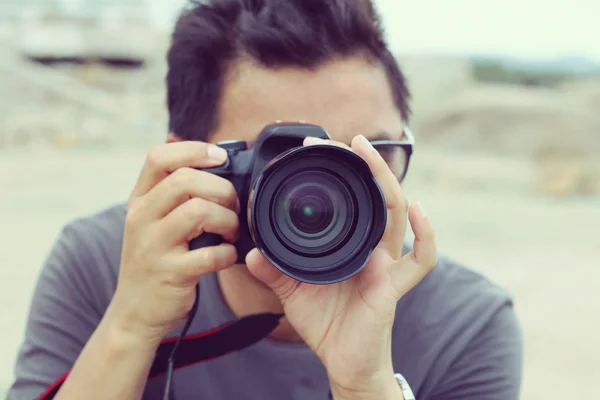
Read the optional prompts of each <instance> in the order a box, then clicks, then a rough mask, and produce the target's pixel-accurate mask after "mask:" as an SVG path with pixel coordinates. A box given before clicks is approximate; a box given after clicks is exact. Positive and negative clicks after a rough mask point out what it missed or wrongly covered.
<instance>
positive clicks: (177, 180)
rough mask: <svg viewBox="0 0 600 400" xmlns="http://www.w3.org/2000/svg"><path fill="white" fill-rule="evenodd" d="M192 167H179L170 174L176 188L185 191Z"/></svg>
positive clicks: (178, 190) (171, 181) (172, 183)
mask: <svg viewBox="0 0 600 400" xmlns="http://www.w3.org/2000/svg"><path fill="white" fill-rule="evenodd" d="M190 175H191V170H190V168H179V169H178V170H176V171H175V172H173V173H172V174H171V175H170V176H169V181H170V183H171V185H172V187H173V189H174V190H176V191H177V192H185V191H186V190H187V187H188V185H189V182H190Z"/></svg>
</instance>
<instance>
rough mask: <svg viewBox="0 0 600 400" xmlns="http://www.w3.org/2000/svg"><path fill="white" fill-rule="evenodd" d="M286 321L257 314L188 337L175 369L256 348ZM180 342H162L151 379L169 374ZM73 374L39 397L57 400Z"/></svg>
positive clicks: (66, 374)
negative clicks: (176, 344)
mask: <svg viewBox="0 0 600 400" xmlns="http://www.w3.org/2000/svg"><path fill="white" fill-rule="evenodd" d="M282 317H283V315H282V314H272V313H263V314H254V315H249V316H247V317H243V318H240V319H237V320H235V321H231V322H228V323H226V324H224V325H221V326H219V327H217V328H214V329H211V330H208V331H205V332H201V333H195V334H192V335H187V336H185V337H184V338H183V340H182V341H181V343H180V344H179V348H178V350H177V358H176V359H175V366H174V367H175V369H179V368H183V367H187V366H189V365H193V364H198V363H201V362H205V361H209V360H213V359H215V358H219V357H223V356H226V355H227V354H229V353H232V352H234V351H239V350H242V349H245V348H246V347H249V346H252V345H253V344H255V343H256V342H258V341H260V340H261V339H264V338H266V337H267V336H268V335H269V334H270V333H271V332H272V331H273V330H274V329H275V328H276V327H277V325H278V323H279V320H280V319H281V318H282ZM177 339H178V338H177V337H174V338H169V339H165V340H163V341H162V342H161V344H160V346H159V347H158V350H157V351H156V357H155V358H154V362H153V363H152V367H151V368H150V373H149V375H148V379H153V378H156V377H159V376H161V375H163V374H165V373H166V372H167V367H168V361H169V357H170V356H171V351H172V350H173V347H174V346H175V343H176V342H177ZM69 372H70V371H69ZM69 372H67V373H65V374H64V375H63V376H61V377H60V378H59V379H57V380H56V381H55V382H54V383H53V384H52V385H51V386H50V387H49V388H48V389H47V390H46V391H45V392H44V393H43V394H42V395H41V396H40V397H38V400H51V399H53V398H54V396H55V395H56V393H58V390H59V389H60V387H61V385H62V384H63V383H64V381H65V380H66V379H67V377H68V376H69Z"/></svg>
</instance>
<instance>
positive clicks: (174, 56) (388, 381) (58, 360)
mask: <svg viewBox="0 0 600 400" xmlns="http://www.w3.org/2000/svg"><path fill="white" fill-rule="evenodd" d="M407 40H410V38H407ZM168 63H169V72H168V76H167V88H168V107H169V113H170V127H171V131H172V133H171V134H170V135H169V138H168V141H167V142H168V143H167V144H165V145H161V146H158V147H156V148H154V149H152V150H151V151H150V152H149V153H148V157H147V160H146V162H145V164H144V165H143V167H142V170H141V173H140V175H139V179H138V181H137V183H136V185H135V187H134V189H133V191H132V193H131V196H130V198H129V201H128V204H127V205H118V206H115V207H113V208H110V209H108V210H105V211H102V212H100V213H99V214H97V215H93V216H90V217H87V218H83V219H80V220H77V221H75V222H73V223H71V224H69V225H68V226H67V227H66V228H65V229H64V231H63V233H62V235H61V236H60V238H59V239H58V242H57V243H56V245H55V247H54V250H53V251H52V253H51V254H50V256H49V258H48V260H47V262H46V264H45V266H44V268H43V270H42V272H41V276H40V278H39V282H38V285H37V288H36V291H35V296H34V299H33V303H32V306H31V312H30V317H29V322H28V325H27V333H26V338H25V342H24V344H23V347H22V349H21V351H20V355H19V358H18V360H17V364H16V381H15V383H14V385H13V386H12V389H11V390H10V392H9V395H8V398H9V400H21V399H28V400H30V399H32V398H38V397H39V396H40V395H41V394H42V393H43V392H44V391H46V390H47V389H48V387H50V386H51V385H52V384H53V382H55V381H57V379H59V378H60V377H61V376H62V375H63V374H65V373H67V372H68V376H67V377H66V380H65V381H64V383H63V384H62V387H60V390H58V393H57V394H56V396H55V398H56V399H61V400H71V399H89V400H94V399H139V398H144V399H160V398H161V397H162V388H163V386H164V384H165V378H164V377H158V378H155V379H150V380H148V379H147V378H148V376H149V371H150V369H151V365H152V364H153V360H154V358H155V354H156V351H157V348H158V346H159V344H160V342H161V340H162V339H163V338H164V337H165V336H169V337H175V336H178V335H179V333H180V332H181V325H182V323H183V322H184V320H185V319H186V316H187V315H188V313H189V312H190V310H191V308H192V305H193V304H194V300H195V298H196V292H195V286H196V283H197V282H198V281H199V282H200V292H199V293H200V294H199V304H198V310H197V311H196V313H195V319H194V320H193V324H192V326H191V329H190V332H191V333H197V332H203V331H206V330H209V329H211V328H213V327H216V326H220V325H222V324H224V323H227V322H229V321H232V320H234V319H235V318H236V317H243V316H247V315H251V314H256V313H262V312H274V313H284V314H285V318H283V319H282V320H281V323H280V324H279V326H278V327H277V328H276V329H275V330H274V331H273V332H272V333H271V334H270V337H269V338H267V339H265V340H262V341H260V342H258V343H257V344H256V345H254V346H250V347H248V348H246V349H244V350H242V351H239V352H234V353H232V354H229V355H227V356H225V357H221V358H218V359H215V360H212V361H209V362H204V363H200V364H195V365H191V366H188V367H186V368H183V369H179V370H177V371H176V372H175V374H174V378H173V389H174V393H175V394H176V395H177V398H178V399H201V400H205V399H206V400H208V399H226V400H230V399H261V400H279V399H297V400H308V399H311V400H312V399H315V400H318V399H323V400H325V399H327V398H328V396H329V393H331V395H332V397H333V398H334V399H336V400H363V399H364V400H367V399H369V400H375V399H376V400H388V399H389V400H396V399H398V400H400V399H406V400H408V399H409V398H410V397H411V395H410V389H409V387H410V388H411V389H412V392H414V394H415V396H416V398H417V399H419V400H450V399H452V400H456V399H462V400H467V399H468V400H511V399H513V400H514V399H517V398H518V394H519V386H520V379H521V336H520V331H519V327H518V323H517V321H516V317H515V315H514V312H513V309H512V303H511V299H510V297H509V296H508V295H507V294H506V293H505V292H504V291H503V290H501V289H499V288H497V287H496V286H494V285H492V284H491V283H489V282H488V281H486V280H485V279H484V278H483V277H481V276H479V275H477V274H475V273H473V272H470V271H468V270H466V269H464V268H462V267H460V266H458V265H456V264H454V263H452V262H451V261H449V260H447V259H440V260H436V248H435V242H434V235H433V229H432V226H431V225H430V222H429V220H428V218H427V217H426V214H425V212H424V211H423V208H422V207H421V206H420V205H419V204H418V203H415V204H413V205H412V206H410V207H409V206H408V205H407V204H408V203H407V200H406V197H405V195H404V193H403V192H402V189H401V187H400V185H399V183H398V180H399V179H401V178H402V177H403V175H404V172H405V171H403V170H398V168H399V167H398V165H395V164H394V162H393V160H390V159H388V161H389V163H388V164H386V161H385V160H384V158H382V157H381V155H380V154H379V153H378V152H377V151H375V150H374V149H373V147H372V146H371V145H370V143H369V142H368V141H367V140H366V139H365V137H366V138H367V139H374V138H375V137H381V134H382V132H384V133H385V134H386V135H387V136H388V137H389V139H392V140H402V139H403V138H405V132H406V129H407V128H406V123H407V121H408V116H409V107H408V100H409V99H408V97H409V95H408V91H407V89H406V85H405V81H404V77H403V75H402V73H401V72H400V70H399V68H398V66H397V65H396V63H395V61H394V58H393V57H392V55H391V53H390V52H389V50H388V49H387V47H386V44H385V41H384V40H383V38H382V30H381V28H380V25H379V22H378V19H377V18H376V15H375V13H374V12H373V8H372V5H371V4H370V3H369V2H368V1H367V0H327V1H325V0H288V1H282V0H279V1H277V0H218V1H217V0H213V1H207V2H204V3H203V4H196V5H194V6H193V7H191V8H190V9H189V10H188V11H186V12H185V13H184V14H183V15H182V16H181V18H180V19H179V21H178V23H177V26H176V29H175V32H174V35H173V42H172V45H171V48H170V51H169V55H168ZM276 120H283V121H300V120H306V121H308V122H311V123H313V124H316V125H320V126H322V127H323V128H325V129H326V130H327V131H328V132H329V134H330V135H331V136H332V138H333V139H334V140H335V142H328V143H329V144H331V145H338V146H346V147H347V148H350V149H352V150H353V151H354V152H356V153H357V154H358V155H359V156H361V157H363V159H364V160H365V161H366V162H367V164H368V165H369V167H370V168H371V171H372V172H373V174H374V176H375V177H376V179H377V181H378V183H379V184H380V186H381V188H382V191H383V194H384V196H385V199H386V203H387V208H388V224H387V226H386V230H385V233H384V236H383V239H382V240H381V242H380V243H379V246H378V247H377V249H376V250H375V252H374V253H373V255H372V257H371V258H370V260H369V263H368V265H367V266H366V268H365V269H364V270H363V271H361V272H360V273H359V274H358V275H356V276H354V277H353V278H351V279H350V280H347V281H344V282H342V283H338V284H333V285H325V286H313V285H307V284H301V283H299V282H296V281H294V280H292V279H291V278H289V277H287V276H285V275H283V274H281V273H280V272H278V270H277V269H275V268H274V267H273V266H272V265H270V264H269V263H268V262H267V261H266V260H265V259H264V258H263V257H262V255H261V254H260V253H259V252H258V251H257V250H253V251H252V252H250V253H249V254H248V256H247V258H246V264H245V265H233V264H234V263H235V260H236V257H237V254H236V251H235V248H234V246H233V245H232V244H231V243H232V242H234V241H235V239H236V237H237V235H238V228H239V221H238V218H237V213H238V212H239V210H240V207H244V206H245V205H240V204H239V201H238V199H237V196H236V194H235V191H234V189H233V186H232V185H231V184H230V183H229V182H228V181H226V180H225V179H223V178H220V177H217V176H215V175H211V174H209V173H207V172H203V171H200V170H198V169H199V168H206V167H211V166H217V165H220V164H222V163H223V162H225V159H226V155H225V154H224V153H223V151H220V149H219V148H218V147H216V146H214V145H211V143H217V142H221V141H226V140H245V141H247V142H249V143H252V142H253V141H254V140H255V139H256V136H257V135H258V133H259V132H260V131H261V130H262V128H263V127H264V126H265V125H268V124H271V123H272V122H274V121H276ZM359 134H360V135H359ZM363 135H364V136H363ZM318 142H319V141H318V140H314V139H308V140H307V141H306V142H305V145H312V144H314V143H318ZM386 154H387V153H386ZM404 167H405V165H403V164H402V165H401V166H400V169H402V168H404ZM407 221H409V222H410V225H411V227H412V230H413V232H414V233H415V237H416V239H415V242H414V245H413V247H412V248H405V249H402V243H403V239H404V234H405V230H406V226H407ZM203 232H212V233H216V234H219V235H221V236H223V237H224V239H225V240H226V243H224V244H221V245H219V246H211V247H205V248H201V249H196V250H192V251H190V250H189V248H188V242H189V241H190V240H191V239H192V238H194V237H196V236H198V235H199V234H201V233H203ZM436 262H437V265H436V267H435V268H433V269H432V267H433V266H434V265H435V264H436ZM430 270H431V271H430ZM69 371H70V372H69ZM396 374H401V375H402V376H403V378H400V377H399V375H396ZM396 377H398V379H396Z"/></svg>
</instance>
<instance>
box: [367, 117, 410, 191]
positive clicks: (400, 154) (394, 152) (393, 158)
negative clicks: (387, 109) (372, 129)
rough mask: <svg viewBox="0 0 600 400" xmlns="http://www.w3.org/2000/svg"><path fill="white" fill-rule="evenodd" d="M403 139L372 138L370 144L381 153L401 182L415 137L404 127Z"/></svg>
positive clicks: (406, 169)
mask: <svg viewBox="0 0 600 400" xmlns="http://www.w3.org/2000/svg"><path fill="white" fill-rule="evenodd" d="M404 137H405V139H403V140H373V141H371V144H372V145H373V147H374V148H375V149H376V150H377V151H378V152H379V154H381V156H382V157H383V159H384V160H385V161H386V162H387V164H388V166H389V167H390V169H391V170H392V172H393V173H394V175H395V176H396V178H397V179H398V182H402V181H403V180H404V177H405V176H406V172H407V171H408V164H409V162H410V157H411V156H412V153H413V144H414V143H415V137H414V136H413V133H412V131H411V130H410V129H409V128H408V127H405V128H404Z"/></svg>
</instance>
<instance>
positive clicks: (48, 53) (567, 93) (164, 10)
mask: <svg viewBox="0 0 600 400" xmlns="http://www.w3.org/2000/svg"><path fill="white" fill-rule="evenodd" d="M377 3H378V5H379V8H380V11H381V13H382V14H383V17H384V21H385V23H386V25H387V27H388V29H387V31H388V36H389V41H390V43H391V45H392V48H393V49H394V52H395V54H396V55H397V57H398V60H399V62H400V64H401V66H402V67H403V69H404V71H405V73H406V74H407V75H408V77H409V79H410V85H411V90H412V92H413V95H414V102H413V109H414V119H413V123H412V127H413V131H414V132H415V135H416V138H417V145H416V148H415V155H414V157H413V159H412V160H413V161H412V164H411V167H410V170H409V174H408V177H407V180H406V184H405V186H406V191H407V193H408V196H409V198H410V199H411V200H420V201H421V202H422V203H423V205H424V207H425V209H426V210H427V211H428V214H429V216H430V217H431V219H432V220H433V223H434V226H435V227H436V229H437V234H438V241H439V249H440V250H441V251H442V252H443V253H445V254H447V255H450V256H451V257H452V258H454V259H456V260H458V261H460V262H462V263H465V264H467V265H468V266H470V267H471V268H473V269H475V270H477V271H480V272H482V273H484V274H485V275H487V276H488V277H489V278H490V279H492V280H493V281H495V282H497V283H498V284H500V285H502V286H504V287H506V288H507V289H508V290H509V291H510V292H511V293H512V294H513V295H514V298H515V302H516V310H517V313H518V315H519V318H520V320H521V323H522V326H523V332H524V336H525V376H524V385H523V396H522V398H523V399H527V400H546V399H548V398H557V399H559V398H575V399H592V398H598V389H597V387H595V386H597V385H596V383H597V381H598V378H600V345H598V338H600V290H599V288H600V286H599V285H600V265H599V261H598V260H600V40H599V39H600V25H599V24H598V22H597V17H598V16H599V15H600V3H598V2H597V0H589V1H585V0H569V1H566V0H555V1H553V2H538V1H534V0H519V1H517V0H503V1H499V0H454V1H452V2H441V1H439V0H437V1H431V0H420V1H418V2H417V1H410V2H409V1H403V0H379V1H377ZM182 4H184V0H112V1H111V0H102V1H101V0H54V1H52V0H12V1H11V0H2V2H0V238H1V239H2V244H1V245H0V265H1V266H2V267H1V268H0V332H2V333H1V336H2V339H3V340H2V342H1V344H0V360H2V363H0V394H3V393H5V391H6V390H7V388H8V386H9V385H10V383H11V381H12V379H13V377H12V367H13V362H14V359H15V356H16V352H17V349H18V346H19V345H20V343H21V340H22V335H23V332H24V324H25V319H26V316H27V310H28V307H29V301H30V297H31V294H32V291H33V289H34V285H35V281H36V278H37V275H38V273H39V269H40V266H41V265H42V262H43V260H44V259H45V257H46V256H47V254H48V251H49V249H50V247H51V246H52V244H53V242H54V240H55V239H56V237H57V235H58V234H59V232H60V229H61V227H62V226H63V225H64V224H65V223H67V222H68V221H70V220H72V219H74V218H77V217H80V216H83V215H86V214H89V213H92V212H95V211H97V210H98V209H101V208H103V207H106V206H108V205H110V204H112V203H114V202H120V201H124V200H125V199H126V198H127V196H128V194H129V191H130V189H131V188H132V185H133V183H134V180H135V178H136V176H137V173H138V172H139V169H140V167H141V163H142V161H143V158H144V155H145V152H146V150H147V149H148V148H149V147H150V146H151V145H153V144H156V143H160V142H161V141H163V140H164V139H165V135H166V118H167V115H166V111H165V106H164V103H165V100H164V97H165V94H164V85H163V78H164V76H165V62H164V60H165V50H166V47H167V44H168V34H169V30H170V29H171V27H172V24H173V20H174V18H175V17H176V15H177V13H178V12H179V10H180V7H181V5H182Z"/></svg>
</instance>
